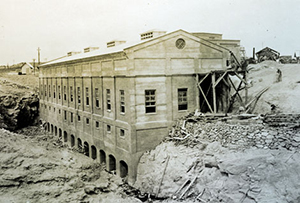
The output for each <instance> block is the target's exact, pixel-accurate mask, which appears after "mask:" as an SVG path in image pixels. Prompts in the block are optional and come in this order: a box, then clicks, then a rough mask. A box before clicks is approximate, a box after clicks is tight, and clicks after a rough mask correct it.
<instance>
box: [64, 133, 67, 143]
mask: <svg viewBox="0 0 300 203" xmlns="http://www.w3.org/2000/svg"><path fill="white" fill-rule="evenodd" d="M64 142H68V133H67V132H66V131H64Z"/></svg>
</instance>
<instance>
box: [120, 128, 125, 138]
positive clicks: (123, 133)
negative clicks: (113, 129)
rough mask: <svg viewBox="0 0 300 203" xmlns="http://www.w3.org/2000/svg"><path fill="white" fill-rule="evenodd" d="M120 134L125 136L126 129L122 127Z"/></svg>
mask: <svg viewBox="0 0 300 203" xmlns="http://www.w3.org/2000/svg"><path fill="white" fill-rule="evenodd" d="M120 136H121V137H124V136H125V130H123V129H120Z"/></svg>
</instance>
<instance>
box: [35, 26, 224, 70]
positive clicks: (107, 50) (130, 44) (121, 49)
mask: <svg viewBox="0 0 300 203" xmlns="http://www.w3.org/2000/svg"><path fill="white" fill-rule="evenodd" d="M176 32H183V33H186V34H188V35H190V36H191V37H192V38H197V39H200V38H199V37H196V36H194V35H193V34H191V33H189V32H187V31H184V30H182V29H179V30H176V31H173V32H169V33H166V34H162V35H160V36H156V37H153V38H149V39H145V40H139V41H135V42H126V43H123V44H120V45H117V46H114V47H108V48H107V47H105V48H102V49H101V48H100V49H98V50H93V51H90V52H86V53H80V54H76V55H72V56H64V57H62V58H59V59H57V60H52V61H49V62H47V63H45V64H42V65H40V66H39V67H42V66H47V65H51V64H58V63H63V62H67V61H74V60H79V59H85V58H90V57H95V56H101V55H107V54H113V53H119V52H124V51H125V50H127V49H129V48H133V47H135V46H138V45H142V44H144V43H147V42H150V41H153V40H156V39H158V38H161V37H164V36H166V35H170V34H172V33H176ZM201 40H203V41H204V42H207V43H210V44H212V45H215V46H217V47H219V48H222V49H225V50H227V51H229V50H228V49H227V48H225V47H223V46H220V45H217V44H215V43H213V42H211V41H209V40H205V39H202V38H201Z"/></svg>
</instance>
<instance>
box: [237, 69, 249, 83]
mask: <svg viewBox="0 0 300 203" xmlns="http://www.w3.org/2000/svg"><path fill="white" fill-rule="evenodd" d="M234 74H235V75H236V76H237V77H238V78H239V79H240V80H241V81H243V83H245V85H247V81H246V80H245V79H244V78H242V77H241V76H240V75H239V74H238V73H237V72H236V71H234ZM244 77H245V75H244Z"/></svg>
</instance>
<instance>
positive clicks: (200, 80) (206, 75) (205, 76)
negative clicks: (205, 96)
mask: <svg viewBox="0 0 300 203" xmlns="http://www.w3.org/2000/svg"><path fill="white" fill-rule="evenodd" d="M209 75H210V73H207V74H206V75H205V76H204V78H202V79H201V80H200V82H199V83H198V85H201V83H202V82H203V81H204V80H205V79H206V78H207V77H208V76H209Z"/></svg>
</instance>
